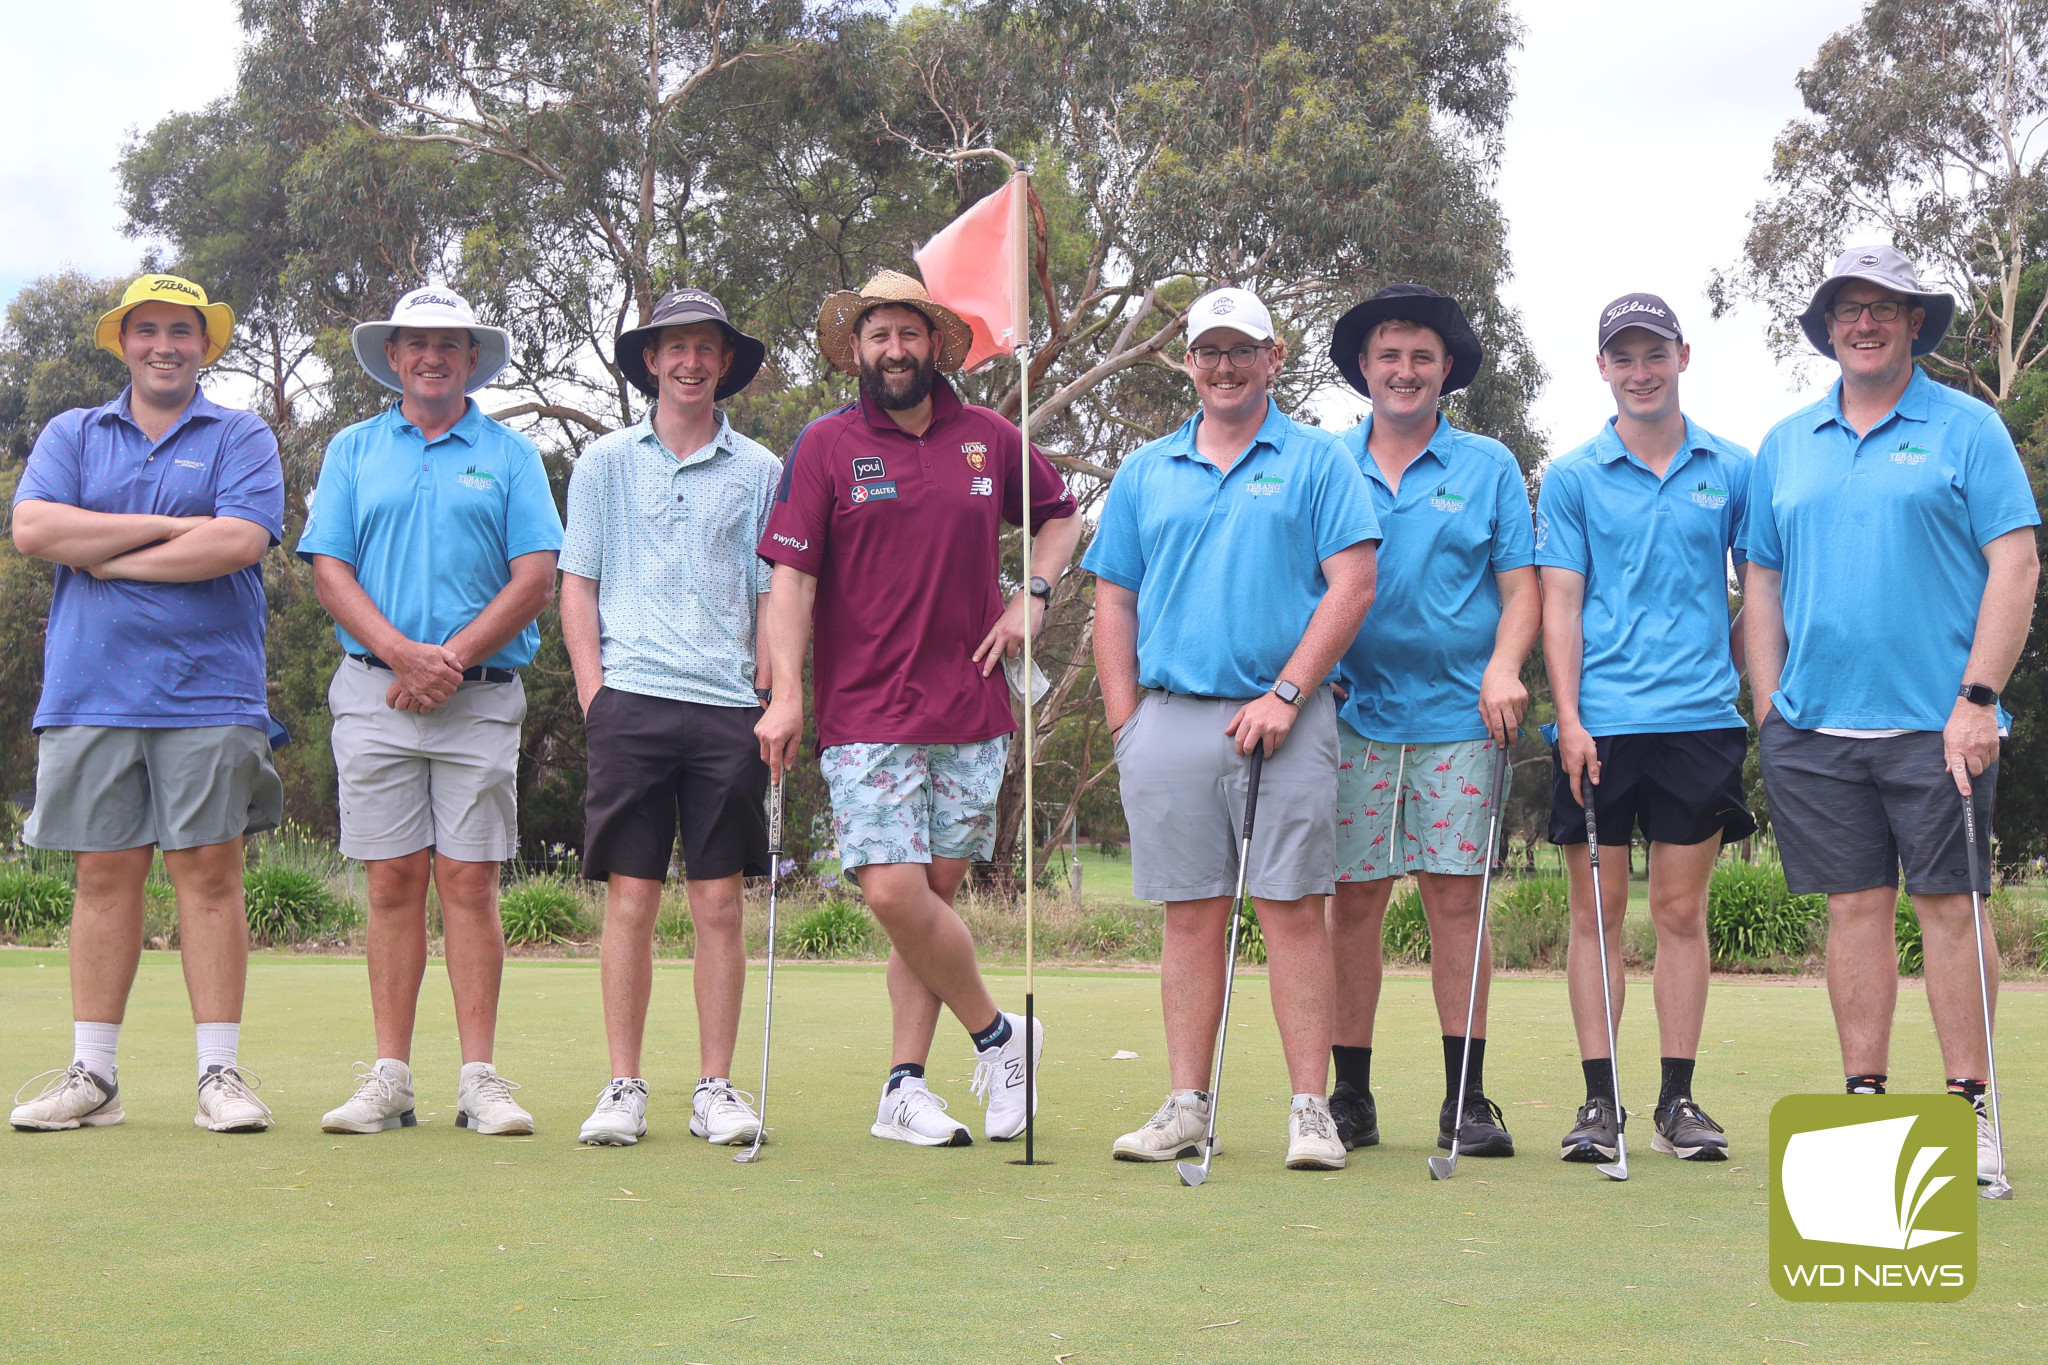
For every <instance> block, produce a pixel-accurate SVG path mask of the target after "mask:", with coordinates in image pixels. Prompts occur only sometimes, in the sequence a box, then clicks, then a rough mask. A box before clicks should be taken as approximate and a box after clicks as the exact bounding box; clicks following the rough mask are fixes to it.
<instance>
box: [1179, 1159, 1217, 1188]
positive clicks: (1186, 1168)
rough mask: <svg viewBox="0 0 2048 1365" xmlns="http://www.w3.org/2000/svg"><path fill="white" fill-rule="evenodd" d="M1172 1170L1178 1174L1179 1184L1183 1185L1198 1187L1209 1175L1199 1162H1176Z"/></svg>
mask: <svg viewBox="0 0 2048 1365" xmlns="http://www.w3.org/2000/svg"><path fill="white" fill-rule="evenodd" d="M1173 1169H1174V1170H1175V1171H1177V1172H1178V1173H1179V1174H1180V1183H1181V1184H1183V1185H1199V1184H1201V1183H1202V1182H1203V1181H1205V1180H1207V1179H1208V1178H1209V1173H1208V1172H1207V1171H1205V1170H1203V1169H1202V1163H1201V1162H1199V1161H1176V1162H1174V1163H1173Z"/></svg>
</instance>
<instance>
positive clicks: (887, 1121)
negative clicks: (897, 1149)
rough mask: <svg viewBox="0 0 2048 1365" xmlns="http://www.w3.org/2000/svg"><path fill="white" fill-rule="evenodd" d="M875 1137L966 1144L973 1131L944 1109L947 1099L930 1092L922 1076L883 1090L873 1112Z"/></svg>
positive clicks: (933, 1144) (923, 1143)
mask: <svg viewBox="0 0 2048 1365" xmlns="http://www.w3.org/2000/svg"><path fill="white" fill-rule="evenodd" d="M868 1131H869V1132H870V1133H873V1134H874V1135H875V1136H876V1137H878V1138H890V1139H892V1140H894V1141H896V1142H912V1143H916V1144H917V1145H918V1146H920V1147H968V1146H972V1145H973V1143H974V1134H972V1133H970V1132H968V1131H967V1125H966V1124H964V1123H962V1122H960V1120H958V1119H956V1118H954V1117H952V1116H951V1115H949V1114H948V1113H947V1112H946V1102H945V1101H944V1100H942V1099H940V1098H939V1097H938V1096H937V1095H934V1094H933V1093H932V1092H931V1088H930V1087H929V1086H927V1085H926V1084H925V1083H924V1080H923V1079H922V1078H921V1077H917V1076H912V1077H909V1078H908V1079H906V1080H904V1081H903V1082H902V1083H901V1084H899V1085H898V1086H897V1087H896V1088H895V1089H894V1090H887V1089H885V1090H883V1091H882V1103H881V1106H880V1107H879V1108H878V1109H876V1111H875V1124H874V1127H872V1128H870V1129H868Z"/></svg>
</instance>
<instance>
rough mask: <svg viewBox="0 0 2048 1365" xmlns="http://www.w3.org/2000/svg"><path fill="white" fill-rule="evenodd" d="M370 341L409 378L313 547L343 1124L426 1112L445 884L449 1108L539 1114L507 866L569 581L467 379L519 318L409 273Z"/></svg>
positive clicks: (538, 485)
mask: <svg viewBox="0 0 2048 1365" xmlns="http://www.w3.org/2000/svg"><path fill="white" fill-rule="evenodd" d="M354 346H355V354H356V359H357V361H359V362H360V363H361V364H362V366H363V368H364V369H365V370H367V371H368V372H369V374H370V376H371V377H372V378H374V379H375V380H376V381H377V382H378V383H380V384H382V385H384V386H385V387H386V388H389V389H395V390H397V391H398V392H399V394H400V395H401V397H400V399H399V401H398V402H396V403H394V404H392V405H391V406H390V407H389V408H388V409H386V410H385V411H384V412H382V413H380V414H378V415H377V416H375V417H372V418H370V419H369V420H368V421H364V422H358V423H356V424H355V425H354V426H352V427H349V428H347V429H346V430H344V431H342V432H341V433H340V434H339V435H337V436H336V437H335V438H334V440H333V441H331V442H330V443H329V444H328V447H327V458H326V460H325V461H324V462H323V463H322V465H321V467H320V482H319V486H318V487H317V488H315V489H314V492H313V499H312V510H311V513H310V515H309V516H308V517H307V518H306V529H305V531H304V533H303V534H301V536H300V537H299V544H298V552H299V554H300V555H302V556H304V557H305V558H306V559H307V560H309V561H311V563H312V565H313V586H314V590H315V591H316V592H317V593H319V595H320V604H321V605H322V606H324V607H326V608H327V612H328V614H329V615H331V616H332V617H334V620H335V623H336V624H335V632H334V633H335V636H336V638H337V639H339V640H340V641H341V647H342V649H343V650H344V651H345V652H346V654H347V657H346V658H344V659H343V660H342V661H341V666H340V667H339V668H338V669H336V670H335V673H334V680H333V682H332V683H331V684H330V685H329V686H328V689H327V704H328V708H329V710H331V711H332V712H333V714H334V735H333V737H334V765H335V770H336V773H337V775H338V776H339V779H340V787H341V851H342V853H343V855H345V856H347V857H350V858H360V859H362V860H363V864H364V870H365V872H366V874H367V880H368V886H369V900H370V925H369V936H370V951H369V959H370V1008H371V1012H372V1015H373V1018H374V1021H375V1026H376V1034H377V1060H376V1062H375V1063H374V1064H372V1065H371V1066H370V1067H368V1068H367V1069H366V1070H365V1072H364V1073H363V1074H362V1076H361V1077H360V1079H359V1082H358V1084H357V1087H356V1092H355V1094H354V1096H352V1097H351V1098H350V1099H349V1100H348V1102H347V1103H345V1104H343V1105H342V1106H340V1107H339V1108H337V1109H334V1110H331V1111H330V1112H329V1113H328V1114H327V1115H326V1116H325V1117H324V1118H323V1119H322V1120H321V1123H320V1126H321V1127H322V1128H323V1129H325V1130H326V1131H327V1132H330V1133H375V1132H379V1131H382V1130H384V1129H387V1128H398V1127H411V1126H412V1124H413V1122H414V1117H413V1083H412V1071H411V1068H410V1059H411V1055H412V1030H413V1017H414V1013H415V1010H416V1007H417V1005H418V1002H419V991H420V981H421V979H422V977H423V976H424V974H425V972H426V965H427V884H428V881H429V880H430V879H431V880H432V882H433V884H434V888H435V890H436V891H437V892H438V893H439V896H440V903H441V923H442V931H443V934H444V935H445V941H446V952H447V959H448V980H449V985H450V986H451V987H452V988H453V989H454V993H455V1024H456V1029H457V1031H458V1032H459V1033H460V1035H461V1039H462V1073H461V1078H460V1080H459V1082H458V1085H457V1090H456V1101H455V1123H456V1126H457V1127H462V1128H468V1129H470V1130H472V1131H474V1132H478V1133H486V1134H491V1133H530V1132H532V1131H533V1118H532V1116H531V1115H530V1114H528V1113H527V1112H526V1111H525V1110H524V1109H522V1108H520V1107H519V1105H518V1104H516V1103H515V1102H514V1101H513V1099H512V1088H513V1087H512V1085H511V1083H510V1082H509V1081H507V1080H505V1079H504V1078H503V1077H501V1076H499V1075H498V1073H497V1069H496V1068H495V1067H494V1066H493V1065H492V1063H491V1051H492V1043H493V1040H494V1035H495V1033H496V1030H497V1022H498V983H499V978H500V976H501V975H502V973H503V970H504V962H505V937H504V930H503V928H502V927H501V925H500V924H499V921H498V864H499V863H500V862H502V861H503V860H504V859H506V858H509V857H511V856H512V855H513V853H514V852H516V851H517V849H518V827H517V794H516V790H517V789H516V786H515V778H516V776H517V770H518V762H519V722H520V721H521V720H522V719H523V718H524V717H525V715H526V693H525V691H524V690H523V688H522V686H521V684H520V681H519V674H518V671H517V670H518V669H519V668H520V667H522V666H523V665H525V664H526V663H527V662H528V661H529V660H531V659H532V658H533V652H534V650H535V649H536V648H537V647H538V646H539V643H540V632H539V630H538V629H536V628H535V626H534V618H535V617H537V616H538V615H540V611H541V608H542V607H544V606H546V605H547V603H548V600H549V599H550V598H551V597H553V595H554V583H555V552H556V551H558V550H559V549H561V546H562V523H561V518H560V517H559V516H558V515H557V514H556V511H555V500H554V495H553V494H552V493H551V492H550V491H549V489H548V478H547V471H546V469H544V468H543V467H542V465H541V460H540V453H539V451H537V450H536V449H535V448H534V445H533V442H531V441H529V440H527V439H526V438H525V437H524V436H521V435H519V434H518V433H517V432H514V431H511V430H509V429H508V428H506V427H503V426H500V425H499V424H498V423H497V422H495V421H492V420H491V419H490V418H488V417H486V416H484V414H483V410H482V409H481V408H479V407H478V406H477V404H476V401H475V400H474V399H472V398H470V397H469V395H470V394H471V393H473V392H475V391H476V390H478V389H480V388H482V387H483V386H484V385H486V384H488V383H490V381H491V380H492V378H493V377H495V376H496V375H497V373H498V371H499V370H500V369H502V368H504V365H505V362H506V358H507V356H508V355H509V353H510V347H511V338H510V337H509V335H508V334H507V333H506V332H505V331H504V330H503V329H501V328H497V327H484V326H481V325H479V324H478V322H477V320H476V315H475V313H474V312H473V311H472V310H471V308H470V306H469V303H468V301H467V300H465V299H463V298H462V297H461V296H460V295H458V294H456V293H454V292H453V291H451V290H448V289H443V288H439V287H433V286H430V287H428V288H424V289H415V290H413V291H412V292H411V293H409V294H407V295H405V297H403V298H401V299H400V300H399V301H398V306H397V307H396V308H395V309H393V310H392V314H391V317H390V319H389V320H388V321H383V322H366V323H363V324H361V325H360V326H358V327H357V328H356V329H355V335H354Z"/></svg>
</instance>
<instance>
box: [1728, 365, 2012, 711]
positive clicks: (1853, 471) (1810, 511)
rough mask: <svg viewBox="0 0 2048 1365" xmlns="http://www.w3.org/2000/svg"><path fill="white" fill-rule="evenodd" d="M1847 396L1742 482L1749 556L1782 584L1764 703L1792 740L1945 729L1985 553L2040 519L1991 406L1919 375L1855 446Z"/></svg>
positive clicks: (1785, 426)
mask: <svg viewBox="0 0 2048 1365" xmlns="http://www.w3.org/2000/svg"><path fill="white" fill-rule="evenodd" d="M1841 393H1842V388H1841V383H1840V381H1837V382H1836V384H1835V387H1834V389H1833V390H1831V391H1830V392H1829V394H1828V396H1827V397H1826V398H1823V399H1822V400H1821V401H1819V402H1818V403H1815V404H1813V405H1812V406H1811V407H1807V408H1802V409H1800V410H1799V411H1798V412H1796V413H1794V414H1792V415H1791V416H1790V417H1788V418H1786V419H1785V420H1784V421H1782V422H1780V423H1778V425H1777V426H1775V427H1773V428H1771V433H1770V435H1768V436H1766V437H1764V443H1763V445H1762V447H1761V448H1760V449H1759V450H1758V451H1757V460H1756V470H1755V472H1754V473H1753V474H1752V475H1751V477H1750V499H1749V518H1748V521H1747V522H1746V523H1745V529H1744V533H1743V548H1744V550H1745V551H1746V552H1747V553H1748V556H1749V560H1750V562H1751V563H1752V564H1761V565H1762V566H1763V567H1764V568H1766V569H1776V570H1778V571H1779V572H1780V573H1781V574H1783V575H1784V580H1783V586H1782V594H1783V600H1784V607H1785V634H1786V637H1787V651H1786V657H1785V671H1784V673H1783V674H1782V675H1781V676H1780V677H1779V679H1778V690H1777V691H1776V692H1774V693H1772V694H1771V704H1772V705H1773V706H1774V707H1776V708H1777V710H1778V712H1779V714H1781V715H1782V716H1784V717H1785V720H1786V722H1787V723H1789V724H1791V725H1793V726H1795V727H1796V728H1798V729H1802V730H1808V729H1820V728H1823V727H1825V728H1828V729H1844V730H1939V729H1941V728H1942V727H1943V726H1945V725H1946V724H1948V718H1949V713H1950V712H1951V710H1953V709H1954V706H1955V700H1956V688H1957V687H1959V686H1960V685H1961V684H1962V682H1963V668H1964V666H1965V665H1966V664H1967V663H1968V662H1969V657H1970V642H1971V640H1972V639H1973V638H1974V637H1975V635H1976V631H1977V610H1978V607H1979V606H1980V605H1981V604H1982V601H1983V596H1984V584H1985V581H1986V580H1987V579H1988V578H1989V577H1990V570H1989V568H1988V567H1987V566H1986V565H1985V562H1984V555H1983V552H1982V547H1983V546H1984V545H1986V544H1987V543H1989V542H1990V541H1992V540H1995V539H1997V538H1998V537H1999V536H2002V535H2004V534H2005V533H2006V532H2008V531H2013V530H2017V529H2019V528H2020V527H2022V526H2038V525H2040V524H2041V514H2040V512H2039V511H2038V510H2037V509H2036V507H2035V505H2034V495H2033V492H2032V491H2031V490H2030V489H2029V488H2028V486H2027V474H2026V470H2025V469H2024V468H2023V467H2022V466H2021V464H2020V457H2019V452H2018V451H2017V450H2015V449H2014V448H2013V443H2012V437H2011V435H2010V434H2008V433H2007V431H2006V429H2005V423H2004V422H2002V421H2000V420H1999V417H1998V414H1997V413H1996V412H1995V411H1993V410H1992V409H1991V408H1990V407H1989V406H1988V405H1986V404H1984V403H1982V402H1979V401H1978V400H1977V399H1975V398H1972V397H1970V396H1969V395H1968V394H1965V393H1961V392H1958V391H1957V390H1955V389H1951V388H1949V387H1948V386H1946V385H1944V384H1937V383H1935V382H1934V381H1933V380H1932V379H1929V378H1928V377H1927V376H1926V375H1925V374H1924V373H1922V372H1921V371H1919V370H1917V369H1916V370H1914V372H1913V378H1912V379H1911V380H1910V381H1909V382H1908V383H1907V385H1906V391H1905V393H1904V394H1903V395H1901V397H1900V398H1899V404H1898V406H1897V407H1896V408H1894V409H1893V410H1892V412H1891V414H1890V415H1889V416H1887V417H1886V418H1885V419H1884V420H1883V421H1881V422H1879V423H1878V424H1877V425H1876V426H1874V427H1872V428H1871V429H1870V432H1869V434H1868V435H1866V436H1863V437H1862V438H1860V439H1859V438H1858V437H1857V435H1856V433H1855V432H1854V431H1852V430H1851V429H1850V428H1849V426H1848V424H1847V423H1845V422H1844V421H1843V420H1842V406H1841Z"/></svg>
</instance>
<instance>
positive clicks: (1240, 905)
mask: <svg viewBox="0 0 2048 1365" xmlns="http://www.w3.org/2000/svg"><path fill="white" fill-rule="evenodd" d="M1265 763H1266V746H1265V744H1264V743H1263V742H1261V743H1260V744H1259V745H1258V746H1257V747H1256V748H1254V749H1253V750H1252V773H1251V781H1250V784H1249V785H1248V787H1247V788H1246V791H1245V794H1244V840H1243V842H1242V843H1240V844H1239V845H1238V849H1237V895H1236V896H1235V897H1234V898H1233V899H1232V900H1231V902H1230V956H1228V957H1226V958H1224V959H1223V1018H1222V1020H1221V1021H1220V1022H1219V1023H1218V1024H1217V1026H1216V1060H1215V1061H1214V1062H1213V1063H1211V1064H1210V1067H1209V1133H1208V1136H1207V1137H1205V1138H1203V1139H1202V1160H1201V1163H1200V1164H1199V1165H1197V1164H1196V1163H1195V1162H1192V1161H1179V1162H1175V1163H1174V1167H1173V1169H1174V1170H1176V1171H1178V1172H1179V1173H1180V1183H1181V1184H1183V1185H1199V1184H1201V1183H1202V1182H1203V1181H1205V1180H1207V1179H1208V1178H1209V1163H1210V1162H1211V1161H1214V1160H1215V1159H1216V1107H1217V1105H1218V1104H1220V1103H1221V1102H1222V1099H1223V1094H1222V1091H1223V1045H1224V1044H1225V1043H1227V1042H1229V1041H1230V988H1231V986H1233V985H1234V984H1235V983H1236V981H1237V929H1238V926H1239V925H1240V924H1242V923H1243V922H1244V878H1245V869H1246V867H1247V866H1248V865H1249V864H1250V862H1251V856H1252V815H1253V813H1254V812H1256V811H1257V810H1258V808H1259V771H1260V769H1262V768H1263V767H1264V766H1265Z"/></svg>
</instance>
